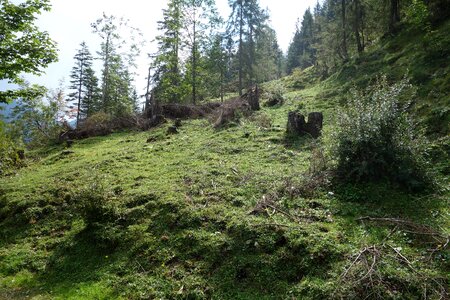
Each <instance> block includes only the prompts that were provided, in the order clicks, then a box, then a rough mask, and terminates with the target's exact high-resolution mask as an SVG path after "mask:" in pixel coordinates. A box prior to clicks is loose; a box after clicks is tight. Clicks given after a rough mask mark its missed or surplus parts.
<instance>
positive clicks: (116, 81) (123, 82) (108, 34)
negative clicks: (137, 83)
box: [91, 14, 140, 115]
mask: <svg viewBox="0 0 450 300" xmlns="http://www.w3.org/2000/svg"><path fill="white" fill-rule="evenodd" d="M91 26H92V29H93V32H94V33H97V34H98V35H99V36H100V38H101V39H102V42H101V45H100V46H101V48H100V51H99V52H98V55H99V57H100V59H101V60H102V63H103V69H102V78H101V110H102V111H104V112H105V113H110V114H114V115H121V114H126V113H130V112H131V110H132V99H131V91H132V82H133V80H132V77H133V74H132V72H131V71H130V69H131V68H134V67H135V64H134V61H135V58H136V57H137V55H138V53H139V43H137V42H135V41H136V35H140V32H139V31H138V30H137V29H136V28H133V27H130V26H128V24H127V21H126V20H124V19H117V18H116V17H114V16H107V15H105V14H103V17H102V18H100V19H98V20H97V21H96V22H94V23H92V24H91ZM121 30H127V31H128V33H129V37H127V40H124V39H123V38H122V37H121V36H120V35H119V32H121ZM128 41H131V43H130V42H128ZM122 49H123V51H122V52H120V50H122Z"/></svg>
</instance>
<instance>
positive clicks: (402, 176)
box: [333, 76, 430, 190]
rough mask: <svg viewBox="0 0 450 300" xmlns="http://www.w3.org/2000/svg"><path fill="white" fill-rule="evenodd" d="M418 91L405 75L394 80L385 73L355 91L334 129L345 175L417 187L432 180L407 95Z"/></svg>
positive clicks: (340, 168) (350, 179) (336, 151)
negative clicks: (373, 82)
mask: <svg viewBox="0 0 450 300" xmlns="http://www.w3.org/2000/svg"><path fill="white" fill-rule="evenodd" d="M414 94H415V90H414V88H413V87H412V86H411V85H410V84H409V82H408V80H407V79H403V80H402V81H400V82H398V83H395V84H392V85H390V84H388V82H387V79H386V77H384V76H383V77H381V78H380V79H378V81H377V82H376V83H375V84H374V85H373V86H369V87H368V88H367V89H366V90H364V91H360V90H356V89H353V90H352V91H351V93H350V98H349V100H348V102H347V105H346V106H345V107H344V109H343V110H342V111H341V112H340V113H339V120H338V125H339V126H338V130H337V132H336V133H335V134H334V149H333V150H334V151H333V152H334V156H335V157H336V159H337V164H338V165H337V171H338V172H337V173H338V175H339V177H340V178H341V179H344V180H345V181H348V182H364V181H377V180H390V181H392V182H395V183H399V184H401V185H403V186H406V187H407V188H410V189H414V190H417V189H422V188H424V187H425V185H426V184H429V183H430V176H429V174H428V172H427V168H426V161H425V158H424V157H425V153H426V149H427V142H426V140H425V138H424V137H423V135H422V134H421V132H420V131H418V130H416V129H415V126H414V125H413V123H412V121H411V119H410V117H409V115H408V112H407V107H408V105H409V101H406V100H405V98H409V99H411V98H412V97H413V96H414Z"/></svg>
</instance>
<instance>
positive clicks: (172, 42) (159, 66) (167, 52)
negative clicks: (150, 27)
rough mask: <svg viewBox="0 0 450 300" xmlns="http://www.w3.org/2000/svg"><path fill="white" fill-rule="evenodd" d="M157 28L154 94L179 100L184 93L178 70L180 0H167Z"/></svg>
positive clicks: (163, 98)
mask: <svg viewBox="0 0 450 300" xmlns="http://www.w3.org/2000/svg"><path fill="white" fill-rule="evenodd" d="M158 30H159V31H160V32H161V34H160V35H158V36H157V37H156V41H157V43H158V52H157V53H158V54H157V55H156V57H155V60H154V62H153V67H154V69H155V73H154V75H153V78H154V81H155V82H156V84H157V86H156V88H155V94H156V97H157V98H160V99H161V100H162V101H166V102H179V101H180V100H181V99H182V98H184V96H185V94H186V91H185V89H184V86H182V83H183V82H182V74H181V71H180V65H181V59H180V51H181V47H182V44H181V30H182V12H181V0H169V3H168V5H167V8H166V9H164V10H163V20H162V21H159V22H158Z"/></svg>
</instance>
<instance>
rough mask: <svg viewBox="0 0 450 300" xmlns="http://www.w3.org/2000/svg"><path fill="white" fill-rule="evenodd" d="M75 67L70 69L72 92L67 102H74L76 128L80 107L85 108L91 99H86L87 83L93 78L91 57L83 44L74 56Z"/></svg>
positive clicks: (78, 121) (83, 43) (79, 117)
mask: <svg viewBox="0 0 450 300" xmlns="http://www.w3.org/2000/svg"><path fill="white" fill-rule="evenodd" d="M74 60H75V65H74V66H73V68H72V72H71V74H70V78H71V80H70V84H71V85H70V89H71V90H73V92H72V93H70V94H69V101H74V102H75V105H76V106H77V126H78V124H80V119H81V113H82V106H83V107H86V106H87V103H83V102H85V100H87V102H91V101H90V100H91V99H86V97H87V96H88V90H87V87H88V85H89V84H88V82H89V81H91V80H92V76H95V75H94V74H93V72H92V55H91V53H90V52H89V49H88V47H87V45H86V43H85V42H82V43H81V44H80V49H79V50H78V52H77V54H75V56H74Z"/></svg>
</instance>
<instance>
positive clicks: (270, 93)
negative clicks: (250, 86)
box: [264, 82, 286, 106]
mask: <svg viewBox="0 0 450 300" xmlns="http://www.w3.org/2000/svg"><path fill="white" fill-rule="evenodd" d="M285 93H286V88H285V87H284V85H283V84H282V83H281V82H274V83H273V84H271V85H267V86H265V87H264V98H266V99H267V101H266V103H265V104H264V105H265V106H274V105H277V104H283V102H284V94H285Z"/></svg>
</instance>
